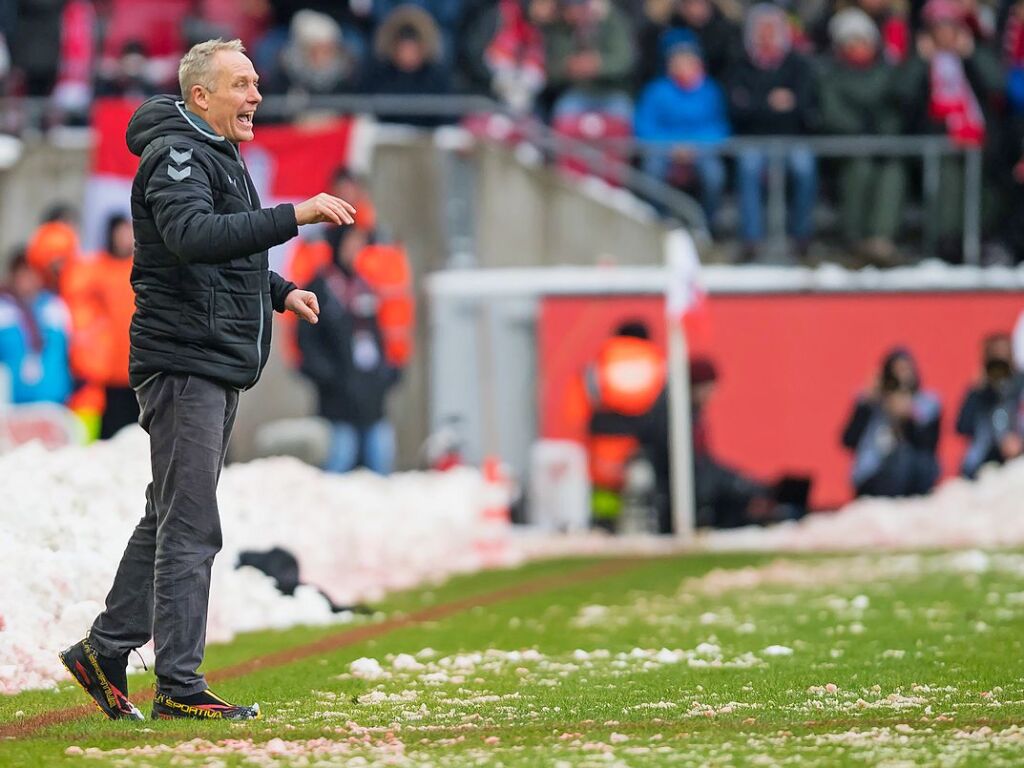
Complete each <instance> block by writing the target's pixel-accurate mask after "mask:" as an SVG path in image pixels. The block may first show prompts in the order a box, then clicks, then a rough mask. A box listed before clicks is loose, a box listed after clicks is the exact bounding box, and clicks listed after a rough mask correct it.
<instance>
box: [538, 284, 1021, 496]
mask: <svg viewBox="0 0 1024 768" xmlns="http://www.w3.org/2000/svg"><path fill="white" fill-rule="evenodd" d="M1022 309H1024V293H1021V292H964V293H960V292H957V293H856V294H850V293H835V294H822V293H816V294H761V295H712V296H710V297H709V298H708V307H707V310H708V320H709V322H708V323H707V324H706V325H707V326H708V328H706V329H705V331H706V332H705V333H702V336H701V338H700V339H697V340H696V343H695V344H694V345H693V346H695V347H696V349H695V350H694V351H695V352H697V353H700V354H705V355H707V356H709V357H711V358H712V359H713V360H714V361H715V363H716V365H717V367H718V370H719V372H720V376H721V380H720V386H719V389H718V392H717V395H716V397H715V399H714V400H713V401H712V403H711V405H710V406H709V409H708V414H707V417H708V425H709V434H710V441H711V446H712V449H713V451H714V452H715V454H716V455H717V456H719V457H720V458H721V459H723V460H725V461H726V462H729V463H731V464H733V465H735V466H737V467H740V468H743V469H745V470H747V471H748V472H750V473H752V474H754V475H755V476H759V477H763V478H766V479H770V478H772V477H775V476H777V475H779V474H780V473H782V472H799V473H806V474H810V475H813V476H814V491H813V495H812V504H813V506H814V507H815V508H818V509H827V508H834V507H836V506H838V505H840V504H842V503H843V502H845V501H847V500H848V499H849V498H850V495H851V494H850V483H849V469H850V457H849V454H848V453H847V452H846V451H845V450H844V449H843V448H842V447H841V445H840V443H839V435H840V432H841V431H842V428H843V425H844V423H845V420H846V418H847V417H848V415H849V413H850V410H851V408H852V406H853V401H854V398H855V397H856V395H857V393H858V392H859V391H861V390H863V389H864V388H866V387H867V386H868V385H869V384H870V382H871V380H872V377H873V376H874V374H875V372H876V371H877V369H878V365H879V361H880V360H881V358H882V356H883V355H884V354H885V353H886V352H887V351H888V350H889V349H891V348H892V347H894V346H905V347H908V348H909V349H910V350H911V351H912V352H913V353H914V355H915V356H916V357H917V360H918V363H919V365H920V368H921V374H922V378H923V381H924V386H925V387H926V388H927V389H929V390H932V391H934V392H936V393H937V394H938V396H939V397H940V399H941V401H942V405H943V420H942V439H941V442H940V445H939V451H940V459H941V462H942V467H943V471H944V474H945V475H947V476H949V475H953V474H956V472H957V469H958V467H959V464H960V460H961V458H962V457H963V452H964V447H965V445H964V441H963V440H962V439H961V438H960V437H959V436H957V435H956V434H955V431H954V422H955V420H956V412H957V409H958V408H959V406H960V402H961V399H962V397H963V395H964V392H965V390H966V389H967V388H968V387H969V386H970V385H971V384H972V383H973V382H974V381H976V380H977V378H978V376H979V373H980V359H979V358H980V346H981V341H982V339H983V338H984V337H985V336H987V335H988V334H990V333H993V332H996V331H1007V332H1009V331H1011V330H1012V328H1013V326H1014V323H1015V322H1016V320H1017V317H1018V315H1019V314H1020V312H1021V310H1022ZM633 318H644V319H646V320H647V321H648V324H649V325H650V327H651V329H652V331H653V335H654V338H655V340H656V341H658V342H659V343H662V344H663V343H664V338H665V333H664V330H665V329H664V319H663V304H662V300H661V298H660V297H653V296H646V297H635V298H629V297H626V298H623V297H608V298H604V297H590V296H588V297H550V298H546V299H544V301H543V304H542V308H541V313H540V320H539V329H538V354H539V366H538V370H539V372H540V377H539V382H540V384H539V386H540V392H539V404H540V415H539V416H540V425H539V431H540V434H541V436H543V437H568V436H569V434H570V432H569V425H568V424H567V422H566V419H565V415H564V412H563V397H564V396H563V393H564V392H565V391H566V389H567V387H568V384H569V382H570V381H571V379H572V377H573V376H575V375H576V374H577V373H578V372H579V371H580V369H581V368H582V367H583V366H584V365H585V364H586V362H587V361H588V360H589V359H590V358H591V357H592V356H593V355H594V353H595V351H596V349H597V346H598V344H600V342H601V340H602V339H603V338H604V337H605V336H607V335H608V334H610V333H611V332H612V331H613V330H614V328H615V327H616V326H617V325H618V324H619V323H620V322H622V321H623V320H626V319H633Z"/></svg>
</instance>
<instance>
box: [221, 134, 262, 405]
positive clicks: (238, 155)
mask: <svg viewBox="0 0 1024 768" xmlns="http://www.w3.org/2000/svg"><path fill="white" fill-rule="evenodd" d="M229 143H231V146H232V148H234V150H235V157H236V158H237V159H238V166H239V167H240V168H241V169H242V186H243V187H245V199H246V200H248V201H249V209H250V210H252V195H250V194H249V172H248V171H247V170H246V168H245V163H244V162H243V161H242V153H241V152H239V151H238V147H237V146H236V145H235V144H234V143H233V142H229ZM263 315H264V312H263V280H262V279H261V280H260V330H259V332H258V333H257V334H256V375H255V376H253V377H252V382H251V383H250V384H249V386H250V387H251V386H252V385H253V384H255V383H256V380H257V379H259V377H260V368H261V367H262V366H263Z"/></svg>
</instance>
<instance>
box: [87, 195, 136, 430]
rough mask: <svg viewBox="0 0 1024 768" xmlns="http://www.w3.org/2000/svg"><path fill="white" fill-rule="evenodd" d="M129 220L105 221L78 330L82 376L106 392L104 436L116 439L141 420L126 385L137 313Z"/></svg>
mask: <svg viewBox="0 0 1024 768" xmlns="http://www.w3.org/2000/svg"><path fill="white" fill-rule="evenodd" d="M134 250H135V238H134V235H133V232H132V222H131V219H129V218H128V217H126V216H124V215H122V214H115V215H113V216H111V217H110V219H109V221H108V222H107V244H106V250H104V251H103V252H101V253H98V254H97V255H96V257H95V258H94V259H93V260H92V261H91V262H89V264H88V276H87V277H86V283H85V285H84V286H83V288H82V298H81V303H82V305H83V306H82V308H81V310H79V312H78V314H79V317H78V318H76V320H77V323H78V324H77V325H76V327H75V331H74V348H75V350H76V351H77V350H79V349H81V350H82V352H83V353H84V354H81V355H78V357H80V358H83V359H81V360H76V363H77V365H76V369H77V371H78V375H80V376H81V377H82V378H83V379H85V380H86V381H87V382H88V383H89V384H91V385H93V386H95V387H98V388H101V389H102V390H103V400H104V406H103V415H102V418H101V420H100V433H99V436H100V438H101V439H102V438H108V437H113V435H114V434H116V433H117V432H118V430H120V429H121V428H122V427H125V426H127V425H129V424H134V423H136V422H137V421H138V418H139V403H138V400H137V399H136V397H135V390H133V389H132V388H131V386H129V384H128V331H129V327H130V326H131V322H132V315H133V314H134V313H135V292H134V291H133V290H132V284H131V272H132V256H133V254H134Z"/></svg>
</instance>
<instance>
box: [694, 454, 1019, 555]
mask: <svg viewBox="0 0 1024 768" xmlns="http://www.w3.org/2000/svg"><path fill="white" fill-rule="evenodd" d="M1021 499H1024V460H1020V461H1016V462H1012V463H1010V464H1007V465H1005V466H1003V467H993V468H991V469H989V470H987V471H985V472H983V473H982V476H981V477H980V478H979V479H978V480H976V481H974V482H969V481H966V480H962V479H960V478H955V479H952V480H948V481H946V482H945V483H943V484H942V485H941V486H940V487H939V488H938V490H936V491H935V492H934V493H932V494H931V495H930V496H921V497H917V498H911V499H861V500H858V501H855V502H853V503H851V504H849V505H847V506H846V507H844V508H843V509H842V510H840V511H838V512H835V513H832V514H814V515H809V516H808V517H806V518H805V519H803V520H801V521H800V522H797V523H785V524H782V525H777V526H774V527H772V528H742V529H738V530H732V531H715V532H711V533H708V534H707V535H706V536H705V537H704V539H703V540H704V544H705V545H706V546H707V547H708V548H709V549H713V550H717V551H724V550H758V551H819V552H824V551H840V550H841V551H869V552H870V551H874V550H880V549H884V550H900V549H964V548H969V547H979V548H982V549H993V548H998V547H1014V546H1020V545H1022V544H1024V504H1022V503H1021Z"/></svg>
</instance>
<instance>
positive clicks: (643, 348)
mask: <svg viewBox="0 0 1024 768" xmlns="http://www.w3.org/2000/svg"><path fill="white" fill-rule="evenodd" d="M665 376H666V372H665V355H664V353H663V352H662V351H661V349H659V348H658V346H657V345H656V344H654V343H653V342H652V341H650V338H649V332H648V330H647V327H646V325H644V324H643V323H642V322H629V323H625V324H623V325H622V326H620V327H619V328H618V329H617V330H616V332H615V334H614V335H613V336H611V337H610V338H608V339H607V340H605V342H604V343H603V344H602V345H601V348H600V350H599V351H598V353H597V357H596V358H595V360H594V361H593V362H592V363H591V364H590V365H588V366H587V367H586V369H585V370H584V371H583V373H582V375H581V376H580V378H579V380H578V381H577V383H576V385H575V391H574V392H573V393H572V394H571V395H570V397H571V400H570V403H569V406H568V407H569V409H570V419H571V420H572V421H575V422H576V423H577V424H578V425H580V426H581V427H584V428H585V434H586V437H585V440H584V442H585V444H586V447H587V455H588V459H589V466H590V480H591V484H592V486H593V514H594V520H595V523H596V524H597V525H600V526H601V527H608V528H613V527H614V526H615V520H616V518H617V517H618V516H619V512H620V511H621V499H620V493H621V491H622V487H623V482H624V479H625V470H626V466H627V465H628V463H629V461H630V460H631V459H632V458H633V457H634V456H635V455H636V453H637V451H638V450H639V448H640V439H639V436H640V434H641V433H642V432H643V430H644V424H645V422H646V417H647V415H648V413H649V412H650V410H651V408H652V407H653V406H654V404H655V402H656V401H657V400H658V396H659V395H660V394H661V392H662V390H663V389H664V387H665Z"/></svg>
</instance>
